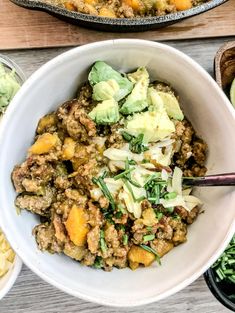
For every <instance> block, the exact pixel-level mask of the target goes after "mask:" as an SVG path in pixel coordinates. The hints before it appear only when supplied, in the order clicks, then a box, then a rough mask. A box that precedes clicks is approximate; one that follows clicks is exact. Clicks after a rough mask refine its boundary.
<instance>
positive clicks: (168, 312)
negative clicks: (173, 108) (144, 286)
mask: <svg viewBox="0 0 235 313" xmlns="http://www.w3.org/2000/svg"><path fill="white" fill-rule="evenodd" d="M228 40H229V39H228V38H224V39H216V40H194V41H181V42H172V41H171V42H168V44H170V45H171V46H173V47H176V48H178V49H180V50H181V51H183V52H185V53H187V54H188V55H190V56H191V57H192V58H193V59H195V60H196V61H197V62H199V63H200V64H201V65H202V66H203V67H204V68H205V69H206V70H207V71H208V72H209V73H210V74H212V73H213V58H214V56H215V53H216V51H217V49H218V48H219V47H220V46H221V45H222V43H224V42H225V41H228ZM233 40H234V39H233ZM68 49H69V48H60V49H45V50H42V49H41V50H28V51H4V52H3V53H4V54H7V55H8V56H9V57H11V58H13V59H14V60H15V61H16V62H17V63H18V64H19V65H20V66H21V67H22V69H23V70H24V71H25V73H26V74H27V75H28V76H29V75H30V74H31V73H33V72H34V71H35V70H36V69H37V68H38V67H39V66H41V65H42V64H44V63H45V62H46V61H48V60H50V59H51V58H53V57H54V56H56V55H58V54H60V53H62V52H63V51H66V50H68ZM62 312H63V313H77V312H83V313H90V312H94V313H105V312H110V313H116V312H129V313H132V312H133V313H134V312H135V313H142V312H145V313H148V312H149V313H150V312H151V313H152V312H160V313H173V312H174V313H175V312H180V313H186V312H192V313H219V312H220V313H226V312H230V311H229V310H227V309H226V308H224V307H223V306H222V305H221V304H220V303H219V302H218V301H217V300H216V299H215V298H214V297H213V296H212V295H211V293H210V291H209V290H208V288H207V286H206V284H205V282H204V279H203V277H200V278H199V279H198V280H197V281H196V282H194V283H193V284H192V285H190V286H189V287H187V288H185V289H184V290H182V291H181V292H179V293H177V294H176V295H173V296H171V297H169V298H167V299H165V300H162V301H160V302H158V303H153V304H150V305H147V306H144V307H139V308H133V309H117V308H109V307H103V306H99V305H97V304H92V303H88V302H85V301H83V300H80V299H76V298H73V297H71V296H68V295H66V294H65V293H63V292H61V291H59V290H57V289H55V288H54V287H52V286H50V285H48V284H47V283H45V282H43V281H42V280H41V279H40V278H38V277H37V276H36V275H35V274H33V273H32V272H31V271H30V270H29V269H28V268H26V266H24V267H23V270H22V272H21V274H20V276H19V278H18V280H17V282H16V284H15V286H14V287H13V288H12V290H11V291H10V293H9V294H8V295H7V296H6V297H5V298H4V299H3V300H2V301H1V302H0V313H62Z"/></svg>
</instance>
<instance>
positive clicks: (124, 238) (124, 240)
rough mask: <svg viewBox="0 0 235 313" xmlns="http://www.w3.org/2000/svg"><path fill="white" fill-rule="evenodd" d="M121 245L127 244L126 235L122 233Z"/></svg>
mask: <svg viewBox="0 0 235 313" xmlns="http://www.w3.org/2000/svg"><path fill="white" fill-rule="evenodd" d="M122 241H123V245H124V246H126V245H127V244H128V235H127V234H124V235H123V236H122Z"/></svg>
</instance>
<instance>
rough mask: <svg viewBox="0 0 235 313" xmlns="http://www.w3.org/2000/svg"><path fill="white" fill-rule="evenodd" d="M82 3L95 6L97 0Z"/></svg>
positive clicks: (87, 0) (85, 0)
mask: <svg viewBox="0 0 235 313" xmlns="http://www.w3.org/2000/svg"><path fill="white" fill-rule="evenodd" d="M84 2H85V3H87V4H91V5H93V6H95V5H96V4H97V0H84Z"/></svg>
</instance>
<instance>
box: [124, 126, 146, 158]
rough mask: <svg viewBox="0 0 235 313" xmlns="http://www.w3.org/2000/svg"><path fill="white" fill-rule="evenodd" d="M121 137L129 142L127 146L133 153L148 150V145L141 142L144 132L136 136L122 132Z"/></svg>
mask: <svg viewBox="0 0 235 313" xmlns="http://www.w3.org/2000/svg"><path fill="white" fill-rule="evenodd" d="M122 137H123V139H125V140H126V141H127V142H129V148H130V150H131V151H132V152H133V153H138V154H140V153H142V152H144V151H147V150H148V147H147V146H145V145H144V144H143V139H144V134H139V135H138V136H137V137H135V136H132V135H130V134H128V133H127V132H125V131H124V132H122Z"/></svg>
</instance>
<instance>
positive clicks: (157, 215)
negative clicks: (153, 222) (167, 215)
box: [155, 211, 163, 221]
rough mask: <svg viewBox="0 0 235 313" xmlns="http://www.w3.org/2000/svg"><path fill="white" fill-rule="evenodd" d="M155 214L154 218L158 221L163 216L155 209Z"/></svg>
mask: <svg viewBox="0 0 235 313" xmlns="http://www.w3.org/2000/svg"><path fill="white" fill-rule="evenodd" d="M155 214H156V218H157V219H158V220H159V221H160V219H162V217H163V213H162V212H156V211H155Z"/></svg>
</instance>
